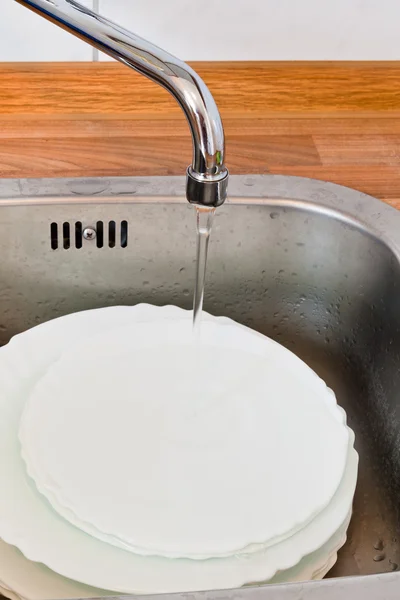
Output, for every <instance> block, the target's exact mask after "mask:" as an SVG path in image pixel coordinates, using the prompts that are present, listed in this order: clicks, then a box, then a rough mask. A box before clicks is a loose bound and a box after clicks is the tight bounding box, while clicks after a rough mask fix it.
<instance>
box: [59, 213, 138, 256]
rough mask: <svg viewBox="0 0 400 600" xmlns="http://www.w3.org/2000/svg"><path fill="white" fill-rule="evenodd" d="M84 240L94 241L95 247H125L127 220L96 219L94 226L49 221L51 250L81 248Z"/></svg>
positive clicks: (126, 243) (78, 222)
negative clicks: (105, 220) (106, 220)
mask: <svg viewBox="0 0 400 600" xmlns="http://www.w3.org/2000/svg"><path fill="white" fill-rule="evenodd" d="M84 242H95V243H96V246H97V248H103V247H104V246H108V247H109V248H116V247H121V248H126V247H127V246H128V221H125V220H124V221H121V222H118V223H117V222H116V221H108V222H106V223H104V221H97V223H96V225H95V226H94V227H92V226H85V227H84V226H83V224H82V222H81V221H76V222H75V223H72V224H71V223H70V222H69V221H65V222H64V223H62V224H61V225H59V224H58V223H56V222H53V223H50V247H51V249H52V250H58V249H64V250H69V249H70V248H77V249H78V250H79V249H80V248H82V246H83V243H84Z"/></svg>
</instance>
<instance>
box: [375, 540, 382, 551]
mask: <svg viewBox="0 0 400 600" xmlns="http://www.w3.org/2000/svg"><path fill="white" fill-rule="evenodd" d="M374 548H375V550H383V548H384V543H383V541H382V540H376V542H375V544H374Z"/></svg>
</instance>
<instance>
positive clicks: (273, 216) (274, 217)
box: [269, 212, 279, 219]
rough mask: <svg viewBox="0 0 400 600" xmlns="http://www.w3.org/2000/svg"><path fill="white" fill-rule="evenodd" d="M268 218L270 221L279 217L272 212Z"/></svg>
mask: <svg viewBox="0 0 400 600" xmlns="http://www.w3.org/2000/svg"><path fill="white" fill-rule="evenodd" d="M269 216H270V217H271V219H278V217H279V213H277V212H272V213H269Z"/></svg>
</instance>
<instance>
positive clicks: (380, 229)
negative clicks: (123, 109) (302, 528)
mask: <svg viewBox="0 0 400 600" xmlns="http://www.w3.org/2000/svg"><path fill="white" fill-rule="evenodd" d="M229 191H230V199H229V201H228V202H226V203H225V204H224V205H223V206H222V207H220V208H219V209H218V210H217V216H216V222H215V226H214V229H213V233H212V237H211V242H210V252H209V265H208V272H207V284H206V293H205V309H206V310H208V311H210V312H212V313H214V314H216V315H227V316H229V317H232V318H233V319H235V320H237V321H239V322H241V323H244V324H246V325H249V326H250V327H252V328H254V329H257V330H259V331H261V332H263V333H265V334H267V335H269V336H271V337H272V338H274V339H276V340H277V341H279V342H281V343H282V344H284V345H286V346H287V347H288V348H290V349H291V350H293V351H294V352H295V353H296V354H298V355H299V356H300V357H301V358H303V359H304V360H305V361H306V362H308V363H309V364H310V365H311V366H312V367H313V368H314V369H315V370H316V371H317V372H318V373H319V374H320V375H321V376H322V377H323V378H324V379H325V380H326V382H327V383H328V385H330V386H331V387H332V388H333V389H334V390H335V392H336V395H337V397H338V401H339V403H340V404H341V405H342V406H343V407H344V408H345V410H346V411H347V414H348V419H349V423H350V426H351V427H352V428H353V429H354V430H355V433H356V448H357V449H358V452H359V454H360V471H359V481H358V486H357V492H356V497H355V503H354V515H353V519H352V522H351V526H350V530H349V536H348V541H347V543H346V545H345V547H344V548H343V549H342V550H341V551H340V553H339V558H338V562H337V564H336V566H335V567H334V569H333V570H332V571H331V573H330V578H328V579H326V580H324V581H322V582H309V583H305V584H291V585H279V586H259V587H253V588H246V589H241V590H235V591H226V592H207V593H199V594H191V595H190V596H191V598H193V599H194V598H195V599H196V600H197V599H199V600H200V598H204V599H205V598H207V599H208V598H211V597H212V598H221V599H222V598H224V599H225V598H229V599H231V598H235V599H238V598H242V597H243V598H244V597H249V598H250V597H251V599H252V600H253V599H254V600H258V599H259V598H266V599H267V600H269V599H272V598H274V600H275V599H282V600H300V598H302V599H306V600H314V599H323V600H336V599H339V598H340V599H341V600H347V599H349V600H350V598H351V599H353V598H354V597H355V596H356V597H358V596H359V597H360V598H363V600H370V599H372V598H374V599H375V598H382V599H383V598H385V599H391V598H398V595H399V589H400V571H399V572H397V569H398V568H399V565H400V540H399V535H400V533H399V521H400V519H399V505H400V503H399V499H400V369H399V364H400V360H399V359H400V357H399V355H400V310H399V307H400V213H398V212H397V211H396V210H394V209H393V208H390V207H389V206H387V205H385V204H383V203H381V202H379V201H378V200H375V199H374V198H371V197H369V196H366V195H364V194H361V193H359V192H356V191H354V190H349V189H347V188H343V187H341V186H337V185H334V184H328V183H324V182H320V181H313V180H308V179H300V178H295V177H281V176H245V177H232V178H231V182H230V190H229ZM184 193H185V181H184V178H180V177H178V178H161V177H154V178H115V179H113V178H111V179H86V180H79V179H71V180H65V179H59V180H39V179H37V180H33V179H32V180H3V181H2V182H1V185H0V251H1V261H0V343H6V342H7V341H8V340H9V338H10V337H11V336H12V335H14V334H16V333H18V332H20V331H23V330H25V329H27V328H28V327H31V326H33V325H35V324H37V323H41V322H43V321H46V320H48V319H51V318H54V317H57V316H60V315H63V314H66V313H69V312H73V311H78V310H83V309H87V308H93V307H100V306H107V305H116V304H136V303H138V302H151V303H154V304H159V305H162V304H167V303H173V304H177V305H179V306H182V307H184V308H191V304H192V290H193V284H194V260H195V218H194V214H193V213H194V210H193V208H192V207H190V206H189V205H188V204H187V202H186V200H184ZM178 596H182V597H183V596H185V598H186V597H187V595H182V594H181V595H178Z"/></svg>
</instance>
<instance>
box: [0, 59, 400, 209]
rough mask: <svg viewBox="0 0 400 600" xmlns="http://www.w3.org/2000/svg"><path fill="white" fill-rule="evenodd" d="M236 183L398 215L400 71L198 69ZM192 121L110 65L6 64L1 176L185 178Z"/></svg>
mask: <svg viewBox="0 0 400 600" xmlns="http://www.w3.org/2000/svg"><path fill="white" fill-rule="evenodd" d="M193 67H194V68H195V69H196V70H198V72H199V73H200V75H201V76H202V77H203V79H204V80H205V81H206V83H207V84H208V85H209V87H210V89H211V91H212V92H213V94H214V96H215V98H216V100H217V103H218V105H219V107H220V110H221V113H222V117H223V120H224V126H225V131H226V138H227V164H228V166H229V168H230V170H231V172H232V173H237V174H239V173H241V174H243V173H283V174H290V175H300V176H304V177H313V178H316V179H323V180H325V181H333V182H336V183H340V184H343V185H347V186H350V187H353V188H355V189H358V190H361V191H363V192H366V193H368V194H371V195H373V196H376V197H378V198H380V199H382V200H384V201H386V202H389V203H390V204H392V205H394V206H396V207H400V62H389V63H383V62H379V63H371V62H365V63H353V62H348V63H329V62H328V63H326V62H324V63H318V62H317V63H315V62H312V63H293V62H292V63H285V62H275V63H265V62H260V63H254V62H253V63H244V62H243V63H194V64H193ZM190 160H191V140H190V134H189V130H188V126H187V123H186V121H185V118H184V116H183V113H182V112H181V110H180V108H179V107H178V106H177V104H176V103H175V101H174V100H173V98H172V97H171V96H170V95H169V94H168V93H167V92H166V91H164V90H163V89H161V88H160V87H159V86H157V85H156V84H153V83H152V82H150V81H148V80H146V79H145V78H144V77H142V76H140V75H138V74H135V73H134V72H132V71H130V70H129V69H127V68H126V67H123V66H121V65H117V64H114V63H67V64H66V63H29V64H22V63H3V64H1V63H0V177H12V178H14V177H89V176H118V175H178V174H183V173H184V172H185V168H186V166H187V165H188V164H189V162H190Z"/></svg>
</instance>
